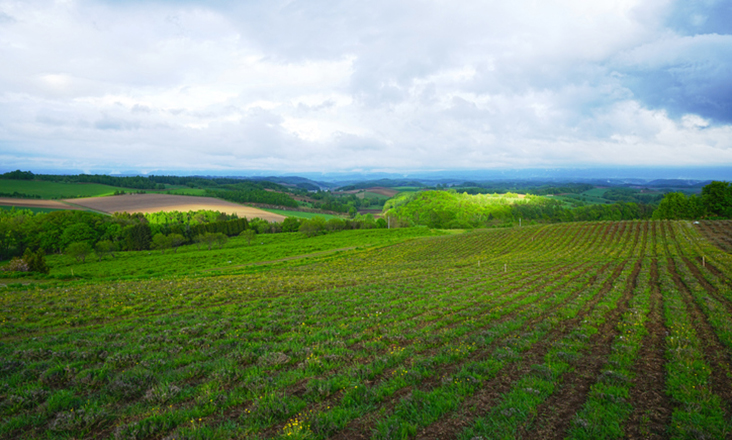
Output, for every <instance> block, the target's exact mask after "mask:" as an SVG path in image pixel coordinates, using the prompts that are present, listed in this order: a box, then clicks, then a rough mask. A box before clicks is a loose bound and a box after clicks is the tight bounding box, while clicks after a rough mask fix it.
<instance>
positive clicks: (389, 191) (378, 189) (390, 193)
mask: <svg viewBox="0 0 732 440" xmlns="http://www.w3.org/2000/svg"><path fill="white" fill-rule="evenodd" d="M366 191H368V192H372V193H376V194H381V195H382V196H386V197H394V196H395V195H397V194H399V191H397V190H395V189H393V188H384V187H383V186H375V187H373V188H366Z"/></svg>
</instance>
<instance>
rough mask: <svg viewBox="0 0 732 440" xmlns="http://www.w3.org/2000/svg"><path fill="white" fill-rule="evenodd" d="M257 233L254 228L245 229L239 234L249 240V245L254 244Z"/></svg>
mask: <svg viewBox="0 0 732 440" xmlns="http://www.w3.org/2000/svg"><path fill="white" fill-rule="evenodd" d="M256 235H257V233H256V232H254V229H247V230H245V231H241V234H239V237H244V240H246V241H247V244H248V245H251V244H252V240H254V237H255V236H256Z"/></svg>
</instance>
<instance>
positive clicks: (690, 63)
mask: <svg viewBox="0 0 732 440" xmlns="http://www.w3.org/2000/svg"><path fill="white" fill-rule="evenodd" d="M0 66H2V67H1V68H0V164H1V165H0V167H1V168H3V169H5V170H7V169H16V168H20V169H30V170H38V169H44V170H48V169H56V170H59V171H62V170H64V169H75V170H83V171H86V172H106V173H109V172H129V171H136V172H137V171H139V172H149V171H159V170H190V171H191V172H201V171H212V172H224V173H231V174H236V173H241V174H247V173H250V172H252V171H256V170H279V171H282V172H298V171H300V172H306V171H310V172H320V171H353V170H374V171H406V170H445V169H484V168H485V169H488V168H490V169H496V168H512V169H517V168H536V167H577V166H590V167H592V166H625V165H642V166H654V165H662V166H706V165H716V166H719V165H732V2H730V1H729V0H696V1H669V0H648V1H636V0H617V1H600V0H596V1H587V0H564V1H553V0H543V1H535V0H531V1H529V0H514V1H503V0H487V1H470V0H465V1H442V0H433V1H417V0H404V1H402V0H371V1H362V0H358V1H356V0H354V1H348V0H345V1H341V0H327V1H325V0H266V1H264V0H262V1H260V0H246V1H234V0H232V1H225V0H215V1H194V0H189V1H172V0H171V1H163V0H160V1H149V0H146V1H142V0H139V1H122V0H106V1H104V0H78V1H77V0H59V1H42V0H22V1H6V0H0Z"/></svg>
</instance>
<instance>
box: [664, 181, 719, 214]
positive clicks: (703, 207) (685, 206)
mask: <svg viewBox="0 0 732 440" xmlns="http://www.w3.org/2000/svg"><path fill="white" fill-rule="evenodd" d="M653 218H654V219H658V220H662V219H666V220H693V219H701V218H705V219H728V218H732V185H731V184H730V183H729V182H724V181H713V182H712V183H710V184H708V185H706V186H704V187H702V190H701V194H699V195H696V194H694V195H690V196H687V195H686V194H684V193H682V192H671V193H667V194H666V195H665V196H664V197H663V199H662V200H661V202H660V203H659V204H658V208H657V209H656V210H655V211H654V212H653Z"/></svg>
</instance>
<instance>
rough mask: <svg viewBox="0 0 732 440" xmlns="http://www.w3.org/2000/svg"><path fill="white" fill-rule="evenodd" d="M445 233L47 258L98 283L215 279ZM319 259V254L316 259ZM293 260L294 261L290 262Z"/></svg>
mask: <svg viewBox="0 0 732 440" xmlns="http://www.w3.org/2000/svg"><path fill="white" fill-rule="evenodd" d="M439 234H442V232H436V231H430V230H428V229H424V228H414V229H392V230H385V229H361V230H350V231H341V232H337V233H332V234H326V235H321V236H317V237H312V238H308V237H305V236H304V235H302V234H300V233H297V232H294V233H280V234H261V235H257V236H256V237H255V239H254V240H252V243H251V245H250V244H247V242H246V240H245V239H244V238H243V237H234V238H231V239H230V240H229V241H228V242H227V243H226V244H225V245H224V247H223V248H221V249H218V248H216V247H214V248H213V249H212V250H208V248H207V247H206V246H205V245H204V246H202V247H201V248H200V249H199V248H198V247H197V246H196V245H192V244H191V245H185V246H181V247H180V248H178V250H177V252H173V250H167V251H165V253H164V254H163V253H162V252H160V251H152V250H151V251H142V252H117V253H115V257H114V258H113V257H105V258H104V259H103V260H102V261H98V259H97V258H96V257H95V255H90V256H89V257H87V259H86V262H84V263H79V262H77V261H76V260H74V259H72V258H70V257H67V256H64V255H48V256H47V257H46V260H47V262H48V264H49V265H50V267H51V268H52V269H51V273H50V274H51V275H52V276H69V277H70V276H71V275H72V274H73V276H76V277H84V278H88V279H94V278H115V279H116V278H125V279H129V278H150V277H159V276H173V275H177V276H180V275H211V274H212V272H211V271H215V272H216V273H227V274H230V273H237V272H246V271H251V270H259V269H257V267H256V266H249V265H251V264H253V263H261V262H271V264H280V265H282V264H301V261H300V260H301V258H299V257H301V256H307V255H312V254H321V253H324V252H325V253H327V252H333V251H337V250H339V249H340V250H343V252H345V251H346V250H350V249H352V248H367V247H372V246H384V245H388V244H392V243H397V242H400V241H404V240H407V239H410V238H414V237H422V236H431V235H439ZM315 256H319V255H315ZM287 259H291V260H287Z"/></svg>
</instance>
